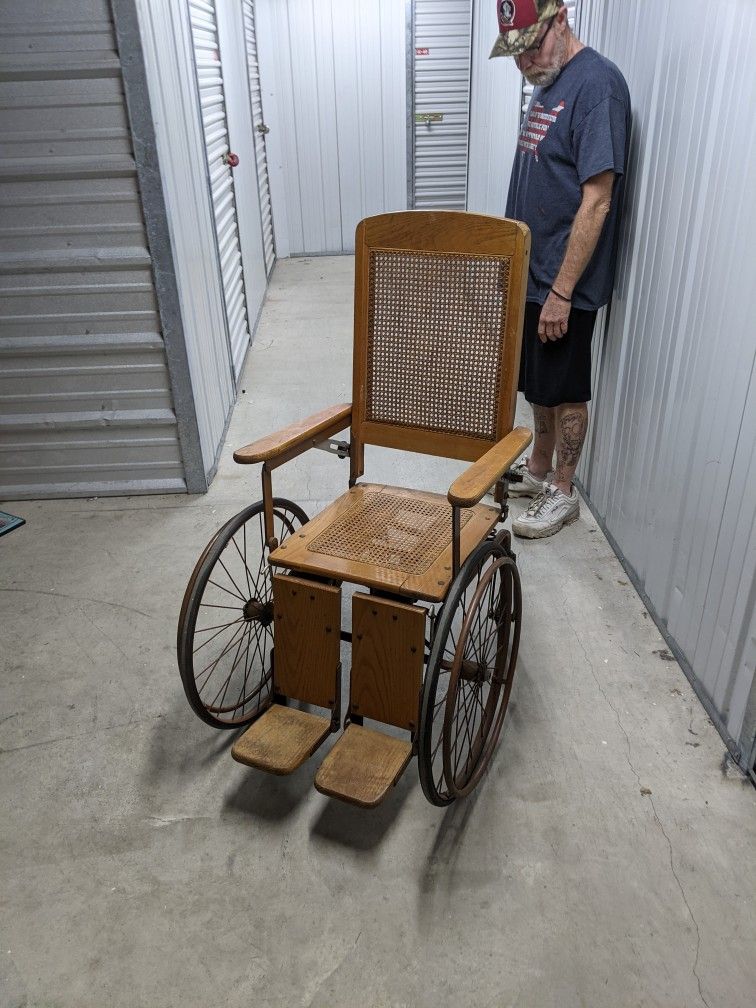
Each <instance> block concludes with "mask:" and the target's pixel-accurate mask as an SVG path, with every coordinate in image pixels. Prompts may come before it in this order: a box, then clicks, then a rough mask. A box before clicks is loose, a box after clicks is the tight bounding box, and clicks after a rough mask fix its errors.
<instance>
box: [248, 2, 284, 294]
mask: <svg viewBox="0 0 756 1008" xmlns="http://www.w3.org/2000/svg"><path fill="white" fill-rule="evenodd" d="M242 10H243V14H244V44H245V49H246V52H247V80H248V82H249V97H250V103H251V108H252V125H253V128H254V137H255V167H256V168H257V188H258V190H259V193H260V216H261V217H262V241H263V256H264V258H265V272H266V275H268V276H270V271H271V270H272V269H273V264H274V263H275V261H276V244H275V238H274V234H273V210H272V207H271V200H270V176H269V174H268V154H267V149H266V143H265V137H266V134H267V132H268V131H269V127H268V126H267V124H266V123H265V115H264V110H263V100H262V85H261V83H260V61H259V59H258V56H257V31H256V28H255V5H254V2H253V0H242Z"/></svg>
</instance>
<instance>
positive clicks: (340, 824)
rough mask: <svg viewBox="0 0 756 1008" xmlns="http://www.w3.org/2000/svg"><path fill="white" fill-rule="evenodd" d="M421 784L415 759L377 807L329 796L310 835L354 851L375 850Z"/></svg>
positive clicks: (315, 838) (316, 839) (314, 838)
mask: <svg viewBox="0 0 756 1008" xmlns="http://www.w3.org/2000/svg"><path fill="white" fill-rule="evenodd" d="M418 786H419V784H418V779H417V767H416V764H415V763H414V761H413V762H411V763H410V765H409V766H408V767H407V769H406V771H405V772H404V774H403V775H402V777H400V778H399V781H398V782H397V784H396V786H395V787H394V788H393V789H392V790H391V793H390V794H389V795H388V797H387V798H386V799H385V801H383V802H382V803H381V804H380V805H379V806H378V807H377V808H374V809H363V808H358V807H357V806H356V805H348V804H347V803H346V802H342V801H338V800H337V799H335V798H326V799H324V800H325V805H324V807H323V810H322V811H321V813H320V815H319V816H318V818H317V820H316V821H315V822H314V823H313V825H312V828H311V830H310V835H311V836H312V838H313V840H315V841H316V842H321V841H325V842H326V843H331V844H339V845H340V846H342V847H348V848H349V849H350V850H353V851H370V850H373V849H374V848H375V847H377V846H378V845H379V844H380V843H381V842H382V841H383V839H384V837H385V836H386V834H387V833H388V831H389V830H390V829H391V827H392V826H393V825H394V823H395V822H396V820H397V818H398V817H399V816H400V815H401V814H402V808H403V806H404V803H405V802H406V800H407V798H408V796H409V795H410V793H411V792H412V791H413V789H414V788H416V787H418Z"/></svg>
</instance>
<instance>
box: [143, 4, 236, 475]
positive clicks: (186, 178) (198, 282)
mask: <svg viewBox="0 0 756 1008" xmlns="http://www.w3.org/2000/svg"><path fill="white" fill-rule="evenodd" d="M135 2H136V8H137V14H138V19H139V28H140V32H141V40H142V47H143V51H144V65H145V73H146V79H147V85H148V90H149V95H150V100H151V104H152V116H153V120H154V125H155V139H156V146H157V152H158V156H159V161H160V173H161V179H162V188H163V193H164V197H165V206H166V211H167V218H168V226H169V231H170V239H171V246H172V249H173V255H174V263H175V282H176V284H177V287H178V294H179V300H180V312H181V318H182V322H183V331H184V337H185V346H186V353H187V356H188V362H189V370H190V373H191V389H189V390H187V391H186V394H187V395H191V398H192V401H193V405H194V407H195V409H196V416H197V424H198V428H199V436H200V442H201V447H202V459H203V462H204V466H205V472H206V473H212V472H213V471H214V469H215V466H216V464H217V458H218V454H219V451H220V448H221V446H222V443H223V437H224V434H225V429H226V424H227V422H228V418H229V417H230V414H231V410H232V409H233V405H234V401H235V389H234V381H233V368H232V363H231V352H230V346H229V340H228V335H227V329H226V321H225V315H224V307H223V286H222V283H221V277H220V269H219V265H218V255H217V251H216V247H215V236H214V230H213V215H212V206H211V203H210V192H209V187H208V183H207V167H206V162H205V147H204V138H203V135H202V127H201V119H200V113H199V103H198V97H197V84H196V79H195V73H194V66H193V57H192V39H191V32H190V26H189V16H188V12H187V8H186V0H182V2H181V3H176V2H175V0H135Z"/></svg>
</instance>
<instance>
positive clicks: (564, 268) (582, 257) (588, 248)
mask: <svg viewBox="0 0 756 1008" xmlns="http://www.w3.org/2000/svg"><path fill="white" fill-rule="evenodd" d="M613 186H614V172H613V171H605V172H601V173H600V174H599V175H594V176H593V177H592V178H589V179H586V181H585V182H584V183H583V187H582V191H583V198H582V200H581V202H580V206H579V207H578V212H577V213H576V214H575V220H574V221H573V222H572V230H571V231H570V237H569V239H568V241H567V250H566V252H565V253H564V259H563V261H562V265H561V268H560V270H559V272H558V273H557V276H556V279H555V280H554V284H553V287H554V290H557V291H559V293H560V294H562V295H563V296H564V298H567V299H570V300H571V299H572V292H573V290H574V289H575V286H576V285H577V282H578V280H579V279H580V277H581V276H582V275H583V271H584V270H585V267H586V266H587V265H588V263H589V262H590V261H591V256H592V255H593V253H594V252H595V251H596V245H597V244H598V240H599V238H600V237H601V232H602V230H603V227H604V222H605V220H606V217H607V214H608V213H609V210H610V208H611V205H612V188H613ZM569 314H570V304H569V301H567V300H563V299H562V298H559V297H557V296H556V294H554V293H553V292H552V293H550V294H549V296H548V297H547V298H546V301H545V302H544V305H543V309H542V311H541V318H540V321H539V323H538V335H539V337H540V339H541V342H542V343H545V342H546V340H549V339H550V340H557V339H561V337H562V336H564V334H565V333H566V332H567V318H568V316H569Z"/></svg>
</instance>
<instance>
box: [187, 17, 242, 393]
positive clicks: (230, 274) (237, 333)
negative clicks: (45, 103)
mask: <svg viewBox="0 0 756 1008" xmlns="http://www.w3.org/2000/svg"><path fill="white" fill-rule="evenodd" d="M189 12H190V16H191V26H192V41H193V45H194V61H195V67H196V71H197V85H198V89H199V100H200V108H201V111H202V129H203V132H204V136H205V152H206V155H207V168H208V176H209V182H210V194H211V198H212V203H213V214H214V217H215V233H216V236H217V241H218V255H219V258H220V270H221V277H222V279H223V292H224V296H225V302H226V319H227V323H228V334H229V340H230V343H231V359H232V361H233V365H234V377H235V378H237V379H238V377H239V372H240V371H241V366H242V364H243V363H244V357H245V355H246V352H247V347H248V346H249V342H250V328H249V320H248V317H247V301H246V294H245V290H244V271H243V268H242V257H241V246H240V243H239V226H238V221H237V213H236V198H235V195H234V179H233V175H232V169H231V166H230V165H229V164H228V163H227V161H226V157H227V155H228V154H230V153H231V152H230V151H229V146H228V143H229V141H228V121H227V118H226V103H225V97H224V93H223V70H222V67H221V59H220V46H219V43H218V27H217V20H216V11H215V0H190V2H189Z"/></svg>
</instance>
